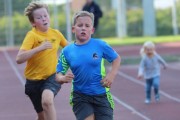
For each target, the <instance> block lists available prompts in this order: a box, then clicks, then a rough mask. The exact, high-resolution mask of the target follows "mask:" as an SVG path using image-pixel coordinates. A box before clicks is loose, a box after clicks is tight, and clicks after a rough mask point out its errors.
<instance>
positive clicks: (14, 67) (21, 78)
mask: <svg viewBox="0 0 180 120" xmlns="http://www.w3.org/2000/svg"><path fill="white" fill-rule="evenodd" d="M3 54H4V56H5V58H6V59H7V61H8V62H9V64H10V66H11V67H12V69H13V70H14V72H15V74H16V76H17V77H18V79H19V81H20V82H21V84H22V85H25V80H24V79H23V77H22V76H21V75H20V73H19V72H18V69H17V68H16V66H15V65H14V63H13V61H12V59H11V58H10V56H9V54H8V53H7V52H6V51H5V50H3Z"/></svg>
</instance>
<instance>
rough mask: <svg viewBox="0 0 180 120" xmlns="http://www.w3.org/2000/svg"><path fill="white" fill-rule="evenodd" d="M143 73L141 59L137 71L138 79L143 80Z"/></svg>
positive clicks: (142, 61)
mask: <svg viewBox="0 0 180 120" xmlns="http://www.w3.org/2000/svg"><path fill="white" fill-rule="evenodd" d="M143 72H144V59H143V58H142V60H141V62H140V65H139V70H138V79H142V78H143Z"/></svg>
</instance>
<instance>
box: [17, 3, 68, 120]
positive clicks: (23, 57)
mask: <svg viewBox="0 0 180 120" xmlns="http://www.w3.org/2000/svg"><path fill="white" fill-rule="evenodd" d="M25 15H26V16H27V17H28V19H29V21H30V23H31V25H32V27H33V28H32V30H30V31H29V32H28V33H27V35H26V37H25V38H24V41H23V43H22V46H21V48H20V50H19V52H18V54H17V57H16V62H17V63H18V64H21V63H24V62H26V61H27V65H26V68H25V72H24V74H25V77H26V84H25V93H26V94H27V95H28V96H29V98H30V99H31V102H32V103H33V106H34V109H35V110H36V112H37V114H38V120H56V111H55V107H54V96H55V95H56V94H57V93H58V91H59V90H60V88H61V84H59V83H57V82H56V81H55V72H56V65H57V52H58V49H59V46H62V47H64V46H66V45H67V44H68V43H67V41H66V39H65V38H64V36H63V35H62V34H61V32H59V31H58V30H55V29H52V28H50V27H49V24H50V18H49V13H48V6H47V5H46V4H42V3H40V2H31V3H30V4H29V5H28V6H27V7H26V8H25Z"/></svg>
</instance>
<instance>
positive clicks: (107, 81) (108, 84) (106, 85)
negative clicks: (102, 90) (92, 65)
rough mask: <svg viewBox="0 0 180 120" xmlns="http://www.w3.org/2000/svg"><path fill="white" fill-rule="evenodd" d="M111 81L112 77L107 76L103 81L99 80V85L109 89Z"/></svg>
mask: <svg viewBox="0 0 180 120" xmlns="http://www.w3.org/2000/svg"><path fill="white" fill-rule="evenodd" d="M113 81H114V76H113V75H111V74H107V76H106V77H105V78H104V79H103V80H101V84H102V86H104V87H108V88H110V87H111V84H112V82H113Z"/></svg>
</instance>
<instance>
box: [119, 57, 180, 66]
mask: <svg viewBox="0 0 180 120" xmlns="http://www.w3.org/2000/svg"><path fill="white" fill-rule="evenodd" d="M162 58H163V59H164V60H165V61H166V62H167V63H171V62H180V56H167V55H163V56H162ZM140 61H141V58H140V57H126V58H122V60H121V64H122V65H136V64H139V63H140Z"/></svg>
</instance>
